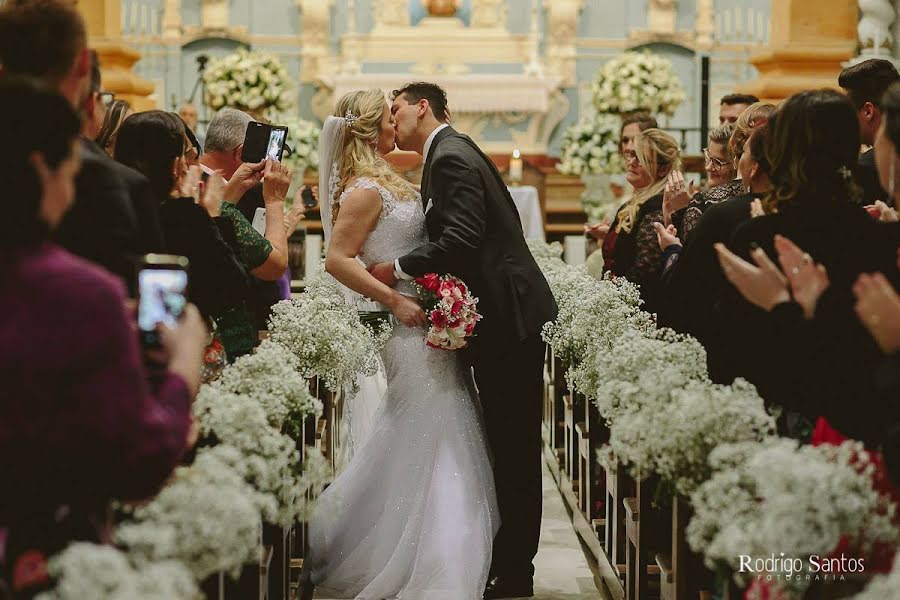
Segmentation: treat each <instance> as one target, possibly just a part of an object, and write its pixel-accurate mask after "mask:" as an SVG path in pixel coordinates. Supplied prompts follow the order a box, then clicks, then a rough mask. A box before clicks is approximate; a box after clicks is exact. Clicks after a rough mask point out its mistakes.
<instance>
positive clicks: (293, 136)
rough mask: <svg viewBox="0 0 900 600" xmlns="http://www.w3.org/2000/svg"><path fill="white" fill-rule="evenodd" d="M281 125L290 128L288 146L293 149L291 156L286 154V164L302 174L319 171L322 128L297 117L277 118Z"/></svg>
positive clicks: (284, 116) (276, 120)
mask: <svg viewBox="0 0 900 600" xmlns="http://www.w3.org/2000/svg"><path fill="white" fill-rule="evenodd" d="M275 122H277V123H278V124H279V125H285V126H287V128H288V134H287V140H286V141H287V144H288V146H290V147H291V150H292V151H293V152H291V154H290V156H288V155H287V154H285V157H284V161H283V162H284V164H285V165H287V166H288V167H290V168H291V170H293V171H294V172H296V173H298V174H300V173H303V172H304V171H306V170H307V169H309V170H310V171H318V170H319V132H320V129H321V128H320V127H319V126H318V125H316V124H315V123H313V122H312V121H307V120H306V119H301V118H300V117H295V116H286V115H281V116H278V117H276V118H275Z"/></svg>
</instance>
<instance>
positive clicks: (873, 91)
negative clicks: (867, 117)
mask: <svg viewBox="0 0 900 600" xmlns="http://www.w3.org/2000/svg"><path fill="white" fill-rule="evenodd" d="M897 81H900V73H897V68H896V67H894V65H893V63H891V62H890V61H888V60H884V59H883V58H872V59H869V60H865V61H863V62H861V63H859V64H856V65H853V66H850V67H847V68H846V69H844V70H843V71H841V74H840V75H839V76H838V85H839V86H841V87H842V88H844V89H845V90H846V91H847V95H848V96H850V100H851V101H852V102H853V106H855V107H856V110H859V109H860V108H862V107H863V105H864V104H865V103H866V102H871V103H872V104H874V105H875V106H877V107H878V108H881V97H882V96H884V93H885V92H886V91H887V89H888V88H889V87H891V84H892V83H895V82H897Z"/></svg>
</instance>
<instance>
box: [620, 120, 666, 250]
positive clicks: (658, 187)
mask: <svg viewBox="0 0 900 600" xmlns="http://www.w3.org/2000/svg"><path fill="white" fill-rule="evenodd" d="M634 153H635V155H636V156H637V159H638V162H639V163H641V166H642V167H643V168H644V170H645V171H646V172H647V174H648V175H649V176H650V179H651V180H652V183H651V184H650V185H648V186H647V187H643V188H641V189H637V190H634V194H633V195H632V196H631V199H630V200H628V202H626V203H625V205H624V206H623V207H622V208H621V209H620V210H619V223H618V225H616V232H618V233H622V232H625V233H631V230H632V229H633V228H634V221H635V219H636V218H637V215H638V212H639V211H640V209H641V205H642V204H644V202H646V201H647V200H649V199H650V198H652V197H653V196H656V195H659V194H661V193H662V192H663V190H664V189H665V187H666V175H668V174H669V173H671V172H672V171H674V170H678V169H680V168H681V149H680V148H679V147H678V142H677V141H675V138H673V137H672V136H671V135H669V134H668V133H666V132H665V131H662V130H660V129H652V128H651V129H646V130H644V131H642V132H641V133H640V134H638V135H637V136H636V137H635V138H634Z"/></svg>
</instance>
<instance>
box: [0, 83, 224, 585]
mask: <svg viewBox="0 0 900 600" xmlns="http://www.w3.org/2000/svg"><path fill="white" fill-rule="evenodd" d="M26 114H38V115H41V118H40V119H23V118H22V115H26ZM80 128H81V124H80V122H79V119H78V116H77V115H76V113H75V111H74V110H73V108H72V106H71V104H70V103H69V102H67V100H66V99H64V98H63V97H61V96H59V95H58V94H57V93H55V92H51V91H48V90H47V89H46V88H44V87H41V86H38V85H36V84H34V83H32V82H31V81H28V80H24V79H20V78H18V77H16V76H10V75H7V76H4V77H2V78H0V130H2V131H3V133H4V135H6V136H8V137H9V139H11V140H16V142H15V143H9V144H3V145H2V146H0V177H2V179H3V181H4V196H3V197H4V205H5V207H4V216H3V219H2V220H0V280H2V281H3V286H0V313H2V314H3V316H4V326H2V327H0V377H2V380H3V390H4V391H3V401H2V402H0V472H2V473H3V489H4V493H3V494H0V530H2V529H6V530H7V536H6V547H5V559H0V560H2V563H0V579H4V580H6V582H7V583H8V584H10V587H11V588H12V592H13V594H15V595H16V596H15V597H30V594H31V591H32V590H33V589H35V588H37V589H39V588H41V587H42V586H44V585H45V584H47V583H48V582H47V579H46V578H47V574H46V558H47V557H49V556H51V555H53V554H55V553H57V552H59V551H60V550H62V549H63V548H64V547H65V546H66V545H67V544H68V543H69V542H70V541H73V540H90V541H102V540H103V539H104V537H103V531H102V528H103V527H105V526H108V523H107V519H106V518H105V514H106V507H107V504H108V503H109V501H110V500H112V499H121V500H137V499H144V498H147V497H149V496H150V495H152V494H153V493H155V492H156V490H157V489H158V488H159V487H160V486H161V485H162V484H163V482H164V481H165V480H166V479H167V478H168V477H169V475H170V473H171V471H172V469H173V468H174V467H175V466H176V465H177V464H178V463H179V461H180V459H181V457H182V454H183V453H184V451H185V449H186V448H187V446H188V445H189V438H190V437H191V436H190V435H189V431H190V424H191V401H192V398H193V397H194V395H195V394H196V392H197V388H198V385H199V370H200V360H201V355H202V350H203V337H204V336H205V334H206V332H205V328H204V326H203V322H202V320H201V319H200V317H199V314H198V312H197V310H196V308H194V307H193V305H189V306H188V308H187V310H186V312H185V314H184V317H183V319H182V320H181V322H180V324H179V325H178V326H177V327H176V328H175V329H168V328H165V327H163V328H162V329H161V331H160V333H161V336H160V337H161V340H162V346H163V349H164V351H165V352H164V354H165V355H167V356H168V359H167V363H164V366H163V369H161V370H160V371H159V372H156V373H154V375H153V376H152V377H151V376H150V375H149V374H148V373H147V372H145V370H144V367H143V362H142V356H141V350H140V348H139V344H138V337H137V334H136V328H135V323H134V319H133V315H132V314H131V311H130V310H129V309H127V308H126V305H125V294H124V290H123V287H122V284H121V282H120V281H118V279H117V278H115V277H114V276H112V275H111V274H109V273H108V272H106V271H105V270H104V269H102V268H100V267H98V266H96V265H94V264H92V263H90V262H88V261H86V260H84V259H82V258H79V257H77V256H75V255H73V254H71V253H69V252H68V251H66V250H65V249H63V248H62V247H60V246H58V245H56V244H55V243H53V242H51V241H50V239H51V235H50V234H51V232H52V230H53V229H54V228H55V227H57V226H58V225H59V223H60V222H61V221H62V219H63V215H64V214H65V212H66V210H68V209H69V207H70V206H71V205H72V202H73V200H74V182H75V177H76V173H77V172H78V167H79V160H80V153H81V149H82V148H83V144H82V143H81V141H80V140H79V132H80ZM0 554H2V553H0ZM0 587H2V586H0ZM26 588H30V589H27V590H26Z"/></svg>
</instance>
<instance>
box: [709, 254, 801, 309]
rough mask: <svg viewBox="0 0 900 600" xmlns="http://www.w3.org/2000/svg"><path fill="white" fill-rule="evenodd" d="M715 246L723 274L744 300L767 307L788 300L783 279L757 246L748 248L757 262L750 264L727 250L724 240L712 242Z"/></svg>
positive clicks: (771, 307)
mask: <svg viewBox="0 0 900 600" xmlns="http://www.w3.org/2000/svg"><path fill="white" fill-rule="evenodd" d="M715 248H716V252H717V253H718V255H719V264H720V265H721V266H722V270H723V271H724V272H725V277H726V278H727V279H728V281H730V282H731V283H732V285H734V287H736V288H737V289H738V291H739V292H740V293H741V294H742V295H743V296H744V298H746V299H747V301H748V302H750V303H752V304H754V305H756V306H758V307H760V308H762V309H763V310H766V311H771V310H772V309H773V308H775V306H777V305H778V304H781V303H783V302H788V301H790V299H791V295H790V293H789V292H788V282H787V279H785V277H784V275H782V273H781V271H779V270H778V267H776V266H775V264H774V263H773V262H772V261H771V260H769V257H768V256H766V253H765V252H763V251H762V250H761V249H759V248H757V249H755V250H753V252H751V256H752V257H753V262H755V263H756V265H757V266H754V265H752V264H750V263H748V262H747V261H745V260H744V259H743V258H741V257H740V256H737V255H736V254H734V253H732V252H731V251H730V250H728V248H726V247H725V244H721V243H720V244H716V245H715Z"/></svg>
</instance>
